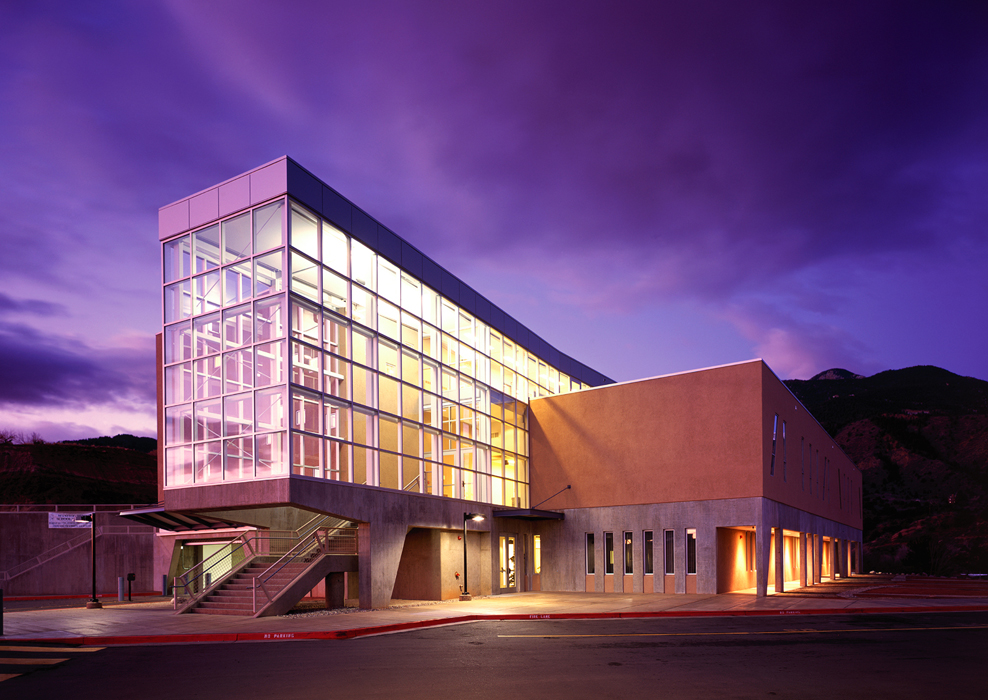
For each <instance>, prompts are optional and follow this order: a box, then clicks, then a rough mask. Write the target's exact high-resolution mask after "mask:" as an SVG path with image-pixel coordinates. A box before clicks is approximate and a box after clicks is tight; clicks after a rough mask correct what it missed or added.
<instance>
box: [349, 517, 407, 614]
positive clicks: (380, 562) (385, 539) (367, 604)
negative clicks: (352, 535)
mask: <svg viewBox="0 0 988 700" xmlns="http://www.w3.org/2000/svg"><path fill="white" fill-rule="evenodd" d="M405 531H406V528H404V527H400V526H396V525H394V524H391V523H388V524H385V523H383V522H375V523H373V526H372V525H371V524H370V523H359V524H358V531H357V548H358V556H359V559H358V566H359V569H360V572H359V573H360V585H359V588H360V591H359V593H360V607H361V608H364V609H370V608H384V607H387V606H388V605H389V604H390V603H391V593H392V591H393V590H394V585H395V578H396V577H397V575H398V562H399V561H400V560H401V550H402V547H403V546H404V544H405Z"/></svg>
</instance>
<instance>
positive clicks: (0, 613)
mask: <svg viewBox="0 0 988 700" xmlns="http://www.w3.org/2000/svg"><path fill="white" fill-rule="evenodd" d="M2 636H3V589H2V588H0V637H2Z"/></svg>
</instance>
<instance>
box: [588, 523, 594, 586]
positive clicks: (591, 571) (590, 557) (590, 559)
mask: <svg viewBox="0 0 988 700" xmlns="http://www.w3.org/2000/svg"><path fill="white" fill-rule="evenodd" d="M593 574H594V551H593V533H592V532H588V533H587V576H593Z"/></svg>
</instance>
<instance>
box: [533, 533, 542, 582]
mask: <svg viewBox="0 0 988 700" xmlns="http://www.w3.org/2000/svg"><path fill="white" fill-rule="evenodd" d="M532 544H533V547H532V551H533V553H534V555H535V573H536V574H541V573H542V535H533V536H532Z"/></svg>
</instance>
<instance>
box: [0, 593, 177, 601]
mask: <svg viewBox="0 0 988 700" xmlns="http://www.w3.org/2000/svg"><path fill="white" fill-rule="evenodd" d="M132 595H133V596H134V597H135V598H136V597H137V596H157V597H159V598H163V597H164V596H162V595H161V594H160V593H156V592H153V591H152V592H151V593H133V594H132ZM96 597H97V598H104V599H106V598H111V599H116V597H117V594H116V593H97V594H96ZM91 598H92V596H91V595H5V596H4V597H3V599H4V600H8V601H9V600H90V599H91ZM124 602H127V601H124Z"/></svg>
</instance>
